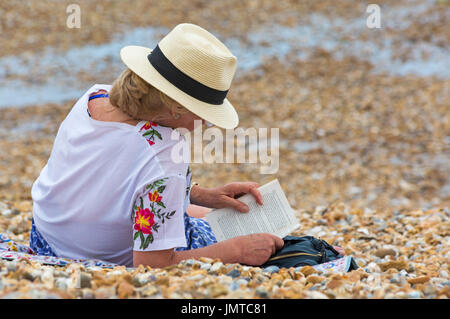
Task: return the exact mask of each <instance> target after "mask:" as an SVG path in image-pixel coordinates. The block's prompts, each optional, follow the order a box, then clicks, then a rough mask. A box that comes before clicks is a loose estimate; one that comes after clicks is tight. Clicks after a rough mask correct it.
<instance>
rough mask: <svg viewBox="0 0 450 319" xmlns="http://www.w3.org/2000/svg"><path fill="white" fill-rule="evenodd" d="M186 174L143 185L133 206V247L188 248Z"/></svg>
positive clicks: (144, 249) (134, 248)
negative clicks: (185, 212)
mask: <svg viewBox="0 0 450 319" xmlns="http://www.w3.org/2000/svg"><path fill="white" fill-rule="evenodd" d="M185 196H186V177H185V176H182V175H175V176H168V177H164V178H160V179H157V180H155V181H153V182H151V183H148V184H146V185H145V186H144V187H143V190H142V192H141V193H140V194H139V195H138V196H137V198H136V201H135V203H134V206H133V214H132V222H133V250H135V251H152V250H163V249H170V248H175V247H186V236H185V231H184V206H185V205H184V204H185Z"/></svg>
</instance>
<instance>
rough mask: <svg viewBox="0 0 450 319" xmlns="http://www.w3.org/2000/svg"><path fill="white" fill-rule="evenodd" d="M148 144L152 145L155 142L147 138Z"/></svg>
mask: <svg viewBox="0 0 450 319" xmlns="http://www.w3.org/2000/svg"><path fill="white" fill-rule="evenodd" d="M147 142H148V144H150V146H152V145H154V144H155V142H153V141H151V140H147Z"/></svg>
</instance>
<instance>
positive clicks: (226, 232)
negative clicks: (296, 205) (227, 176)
mask: <svg viewBox="0 0 450 319" xmlns="http://www.w3.org/2000/svg"><path fill="white" fill-rule="evenodd" d="M258 190H259V191H260V193H261V195H262V199H263V205H262V206H261V205H259V204H258V203H257V202H256V199H255V198H254V197H253V195H252V194H245V195H244V196H242V197H239V200H240V201H242V202H244V203H245V204H247V205H248V207H249V208H250V210H249V212H248V213H241V212H239V211H238V210H235V209H233V208H221V209H215V210H212V211H211V212H210V213H208V214H207V215H206V220H207V221H208V223H209V224H210V226H211V229H212V231H213V233H214V235H215V236H216V238H217V241H223V240H226V239H229V238H233V237H237V236H242V235H248V234H255V233H271V234H274V235H276V236H279V237H284V236H287V235H289V234H290V233H291V232H292V231H294V230H295V229H297V228H298V227H299V226H300V225H299V223H298V221H297V218H296V217H295V215H294V211H293V210H292V208H291V206H290V205H289V202H288V200H287V198H286V195H285V194H284V192H283V190H282V189H281V186H280V183H279V182H278V179H275V180H273V181H271V182H269V183H267V184H265V185H263V186H261V187H259V188H258Z"/></svg>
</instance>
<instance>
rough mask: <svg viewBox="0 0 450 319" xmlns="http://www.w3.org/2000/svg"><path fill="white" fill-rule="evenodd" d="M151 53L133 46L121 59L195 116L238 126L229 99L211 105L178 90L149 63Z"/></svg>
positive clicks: (123, 53) (229, 126)
mask: <svg viewBox="0 0 450 319" xmlns="http://www.w3.org/2000/svg"><path fill="white" fill-rule="evenodd" d="M151 52H152V49H149V48H146V47H142V46H135V45H131V46H126V47H124V48H122V50H120V58H121V59H122V61H123V63H125V65H126V66H127V67H128V68H129V69H130V70H131V71H133V72H134V73H136V74H137V75H139V76H140V77H141V78H142V79H143V80H145V81H146V82H148V83H149V84H151V85H153V86H154V87H155V88H157V89H158V90H160V91H161V92H163V93H164V94H166V95H167V96H169V97H170V98H172V99H174V100H175V101H177V102H178V103H180V104H181V105H182V106H184V107H185V108H187V109H188V110H189V111H191V112H192V113H194V114H195V115H197V116H199V117H201V118H202V119H205V120H206V121H208V122H210V123H212V124H214V125H217V126H218V127H221V128H225V129H233V128H235V127H236V126H238V124H239V116H238V114H237V112H236V110H235V109H234V107H233V105H232V104H231V103H230V102H229V101H228V99H226V98H225V99H224V101H223V103H222V104H220V105H215V104H209V103H205V102H203V101H200V100H197V99H196V98H193V97H192V96H190V95H189V94H187V93H185V92H183V91H182V90H180V89H178V88H177V87H176V86H174V85H173V84H172V83H170V82H169V81H168V80H166V79H165V78H164V77H163V76H162V75H161V74H160V73H159V72H158V71H157V70H156V69H155V68H154V67H153V65H152V64H151V63H150V62H149V60H148V58H147V56H148V55H149V54H150V53H151Z"/></svg>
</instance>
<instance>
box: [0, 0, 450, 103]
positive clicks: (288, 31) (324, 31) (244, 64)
mask: <svg viewBox="0 0 450 319" xmlns="http://www.w3.org/2000/svg"><path fill="white" fill-rule="evenodd" d="M433 4H434V1H426V2H424V3H422V4H420V5H410V6H405V7H396V8H392V9H389V8H386V7H383V8H382V28H381V29H368V28H367V27H366V25H365V23H366V20H365V19H366V16H365V15H362V16H361V18H360V19H354V20H350V21H348V20H343V19H338V18H335V19H330V18H327V17H325V16H322V15H319V14H315V15H311V16H310V17H309V22H307V23H304V24H299V25H298V26H295V27H293V28H291V27H286V26H281V25H270V26H262V27H261V28H260V29H259V30H257V31H253V32H251V33H250V34H248V35H247V38H248V43H247V44H244V43H243V42H242V41H241V40H239V39H237V38H227V39H224V37H221V36H220V34H217V36H218V37H219V38H220V39H222V40H223V41H224V43H225V44H226V45H227V47H228V48H229V49H230V51H231V52H233V54H234V55H235V56H236V57H237V58H238V68H237V72H236V76H237V77H239V76H242V75H244V74H245V72H246V71H249V70H252V69H255V68H257V67H259V66H260V65H261V64H262V63H263V61H264V59H266V58H270V57H275V56H277V57H278V58H279V59H280V60H282V59H283V57H284V56H285V55H286V54H287V53H289V52H291V51H292V50H294V49H295V50H297V51H296V52H298V54H297V56H298V58H300V59H305V60H307V59H308V57H309V56H310V55H311V54H313V52H314V49H316V48H322V49H325V50H328V51H330V52H331V53H332V54H333V55H334V57H335V58H337V59H340V58H343V57H346V56H356V57H357V58H358V59H361V60H365V61H368V62H370V63H372V64H373V65H374V70H373V71H374V72H387V73H388V74H393V75H399V76H404V75H407V74H413V75H417V76H439V77H443V78H449V77H450V58H449V57H448V56H449V55H448V49H447V48H442V47H439V46H436V45H434V44H432V43H428V42H427V43H425V42H410V41H406V40H403V39H395V38H392V37H389V36H384V35H385V34H386V33H385V32H383V30H384V29H383V28H397V29H404V28H406V27H408V26H409V25H410V20H411V17H414V16H416V15H419V14H421V13H423V12H425V11H426V10H427V9H428V8H430V7H431V6H433ZM428 18H429V19H436V17H435V16H433V15H430V16H429V17H428ZM168 31H169V30H167V29H165V28H157V27H146V28H135V29H132V30H129V31H127V32H125V33H124V34H123V35H117V36H116V37H114V38H113V40H112V41H111V42H109V43H105V44H100V45H86V46H83V47H77V48H73V49H70V50H69V51H67V52H63V53H58V52H55V50H53V49H52V48H47V49H46V50H44V51H43V52H40V53H37V54H23V55H20V56H9V57H3V58H1V59H0V108H1V107H8V106H16V107H20V106H27V105H38V104H43V103H49V102H53V103H59V102H63V101H66V100H70V99H74V98H77V97H79V96H80V95H81V94H82V93H83V92H84V91H85V90H86V89H87V88H88V87H90V86H91V85H92V84H93V83H92V82H89V83H88V82H87V81H83V79H80V78H79V77H78V76H77V74H82V73H90V74H101V73H104V74H109V75H111V74H117V73H118V72H120V70H122V69H123V64H122V62H121V60H120V58H119V56H118V52H119V51H120V49H121V48H122V47H123V46H125V45H130V44H134V45H142V46H147V47H152V46H154V45H155V44H156V43H157V42H158V41H159V40H160V39H161V38H162V37H163V36H164V35H165V34H166V33H167V32H168ZM213 33H214V31H213ZM361 35H364V36H365V38H367V39H368V40H365V41H362V40H358V39H356V38H357V36H361ZM381 35H383V37H381ZM346 37H350V38H355V40H351V41H348V40H346ZM399 40H401V41H400V42H401V50H402V51H407V52H409V55H410V59H408V60H406V61H402V60H399V59H396V58H395V55H394V44H398V43H399ZM424 55H427V56H428V58H427V59H424V58H423V56H424Z"/></svg>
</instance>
